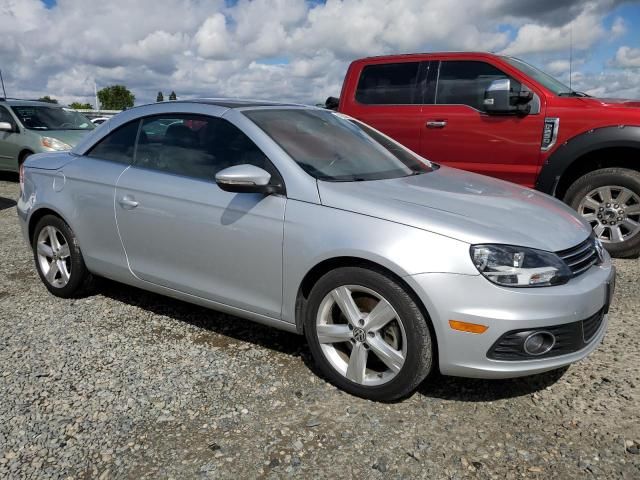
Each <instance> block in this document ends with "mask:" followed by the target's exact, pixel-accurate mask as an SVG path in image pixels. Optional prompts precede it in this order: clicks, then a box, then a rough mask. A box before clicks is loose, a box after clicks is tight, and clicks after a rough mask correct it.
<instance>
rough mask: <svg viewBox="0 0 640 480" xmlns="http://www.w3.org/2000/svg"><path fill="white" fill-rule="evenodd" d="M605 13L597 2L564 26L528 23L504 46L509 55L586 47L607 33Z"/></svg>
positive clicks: (587, 6)
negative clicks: (602, 12)
mask: <svg viewBox="0 0 640 480" xmlns="http://www.w3.org/2000/svg"><path fill="white" fill-rule="evenodd" d="M602 17H603V15H602V14H601V13H599V10H598V9H597V5H596V4H594V3H587V4H586V6H585V8H584V10H583V11H582V13H580V15H578V16H577V17H576V18H575V19H573V20H572V21H570V22H569V23H567V24H565V25H563V26H561V27H552V26H549V25H542V24H536V23H526V24H524V25H522V26H521V27H520V28H519V29H518V33H517V35H516V38H515V40H514V41H513V42H512V43H511V44H510V45H509V46H508V47H507V48H506V49H505V50H504V52H505V53H507V54H510V55H522V54H527V53H538V52H553V51H568V50H569V49H570V48H571V47H573V49H574V50H585V49H587V48H589V47H591V46H592V45H593V44H594V43H596V42H597V41H598V40H601V39H602V38H603V37H604V36H605V35H606V33H607V32H606V30H605V28H604V27H603V25H602Z"/></svg>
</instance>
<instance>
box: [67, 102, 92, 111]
mask: <svg viewBox="0 0 640 480" xmlns="http://www.w3.org/2000/svg"><path fill="white" fill-rule="evenodd" d="M69 108H73V109H74V110H93V105H91V104H90V103H80V102H71V103H70V104H69Z"/></svg>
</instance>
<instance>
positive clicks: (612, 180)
mask: <svg viewBox="0 0 640 480" xmlns="http://www.w3.org/2000/svg"><path fill="white" fill-rule="evenodd" d="M607 186H610V187H624V188H627V189H629V190H631V191H632V192H633V193H635V195H636V196H637V197H639V198H640V172H637V171H635V170H629V169H627V168H617V167H616V168H603V169H600V170H594V171H593V172H589V173H587V174H586V175H584V176H582V177H580V178H579V179H578V180H576V181H575V182H574V183H573V184H572V185H571V186H570V187H569V189H568V190H567V193H566V194H565V196H564V199H563V200H564V202H565V203H567V204H568V205H570V206H571V207H572V208H573V209H575V210H578V208H579V205H580V202H581V201H582V200H583V199H584V198H585V197H586V196H587V195H588V194H589V192H592V191H593V190H594V189H596V188H600V187H607ZM633 218H635V219H636V221H638V219H637V217H633ZM603 243H604V246H605V248H606V249H607V251H608V252H609V253H610V254H611V256H612V257H616V258H633V257H637V256H638V255H639V254H640V233H636V234H635V235H633V236H632V237H630V238H629V239H628V240H625V241H623V242H616V243H608V242H603Z"/></svg>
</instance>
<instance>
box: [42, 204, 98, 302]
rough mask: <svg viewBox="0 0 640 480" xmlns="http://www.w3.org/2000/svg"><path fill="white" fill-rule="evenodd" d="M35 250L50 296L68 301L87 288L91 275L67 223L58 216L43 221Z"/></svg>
mask: <svg viewBox="0 0 640 480" xmlns="http://www.w3.org/2000/svg"><path fill="white" fill-rule="evenodd" d="M32 248H33V256H34V259H35V262H36V268H37V270H38V274H39V275H40V278H41V280H42V282H43V283H44V285H45V286H46V287H47V289H48V290H49V291H50V292H51V293H53V294H54V295H56V296H58V297H63V298H69V297H73V296H75V295H77V294H78V293H80V292H81V291H82V290H83V289H84V287H86V285H87V282H88V280H89V272H88V271H87V267H86V266H85V264H84V259H83V258H82V253H81V252H80V248H79V247H78V242H77V240H76V237H75V235H74V233H73V231H72V230H71V228H69V225H67V224H66V222H65V221H64V220H62V219H61V218H59V217H56V216H55V215H45V216H44V217H42V218H41V219H40V221H39V222H38V223H37V225H36V228H35V229H34V234H33V239H32Z"/></svg>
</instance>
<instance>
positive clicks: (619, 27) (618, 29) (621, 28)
mask: <svg viewBox="0 0 640 480" xmlns="http://www.w3.org/2000/svg"><path fill="white" fill-rule="evenodd" d="M625 33H627V25H626V23H625V22H624V20H623V19H622V17H616V19H615V20H614V21H613V25H611V35H612V36H613V38H618V37H621V36H622V35H624V34H625Z"/></svg>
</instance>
